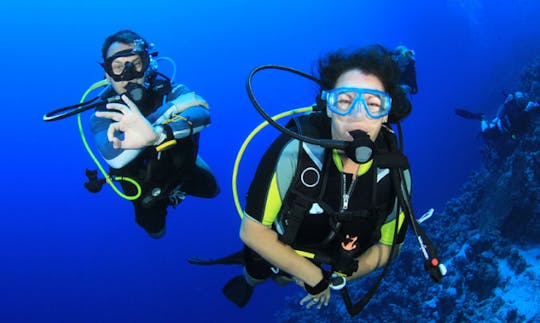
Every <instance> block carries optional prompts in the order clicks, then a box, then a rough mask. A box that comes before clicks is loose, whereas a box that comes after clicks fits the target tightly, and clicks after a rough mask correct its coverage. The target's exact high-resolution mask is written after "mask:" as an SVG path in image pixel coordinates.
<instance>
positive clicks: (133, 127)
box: [95, 95, 159, 149]
mask: <svg viewBox="0 0 540 323" xmlns="http://www.w3.org/2000/svg"><path fill="white" fill-rule="evenodd" d="M122 101H124V102H125V104H121V103H108V104H107V109H109V110H117V111H118V112H114V111H97V112H96V114H95V115H96V117H100V118H107V119H110V120H113V121H116V122H113V123H111V125H109V129H107V138H108V139H109V141H110V142H112V144H113V147H114V148H116V149H119V148H122V149H138V148H143V147H147V146H151V145H153V144H154V143H155V142H156V141H157V140H158V138H159V134H158V133H156V131H155V130H154V128H153V127H152V125H151V124H150V122H148V120H146V118H145V117H144V116H143V115H142V114H141V112H140V111H139V108H137V105H136V104H135V103H133V102H132V101H131V100H130V99H129V98H128V97H127V96H126V95H122ZM116 132H121V133H123V134H124V139H123V140H120V139H118V138H117V137H116V136H115V133H116Z"/></svg>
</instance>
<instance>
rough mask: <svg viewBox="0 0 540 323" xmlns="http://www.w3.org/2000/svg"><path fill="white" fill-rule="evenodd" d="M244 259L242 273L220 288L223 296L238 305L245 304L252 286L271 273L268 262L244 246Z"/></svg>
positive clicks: (262, 280)
mask: <svg viewBox="0 0 540 323" xmlns="http://www.w3.org/2000/svg"><path fill="white" fill-rule="evenodd" d="M244 261H245V266H244V269H243V271H242V274H241V275H239V276H236V277H234V278H233V279H231V280H229V281H228V282H227V284H226V285H225V286H224V287H223V289H222V291H223V294H224V295H225V297H227V299H229V300H230V301H231V302H233V303H235V304H236V305H238V306H239V307H244V306H246V304H247V303H248V302H249V300H250V298H251V294H252V293H253V288H254V287H255V286H257V285H259V284H261V283H263V282H264V281H266V280H267V279H268V278H269V277H270V276H271V275H272V271H271V269H270V264H269V263H268V262H267V261H266V260H264V259H263V258H262V257H261V256H259V255H258V254H257V253H256V252H255V251H253V250H251V249H249V248H248V247H245V248H244Z"/></svg>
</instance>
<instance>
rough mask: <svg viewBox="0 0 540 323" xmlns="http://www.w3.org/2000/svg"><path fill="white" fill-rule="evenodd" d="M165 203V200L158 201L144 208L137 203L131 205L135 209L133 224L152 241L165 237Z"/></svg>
mask: <svg viewBox="0 0 540 323" xmlns="http://www.w3.org/2000/svg"><path fill="white" fill-rule="evenodd" d="M167 203H168V201H167V200H160V201H157V202H156V203H155V204H153V205H152V206H151V207H144V206H143V205H142V204H141V203H139V202H138V201H134V203H133V206H134V207H135V222H137V224H138V225H140V226H141V227H142V228H143V229H144V230H145V231H146V233H148V235H149V236H150V237H152V238H154V239H159V238H161V237H163V236H164V235H165V218H166V217H167Z"/></svg>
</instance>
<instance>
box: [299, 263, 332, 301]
mask: <svg viewBox="0 0 540 323" xmlns="http://www.w3.org/2000/svg"><path fill="white" fill-rule="evenodd" d="M321 273H322V275H323V278H322V279H321V281H320V282H319V283H318V284H317V285H315V286H313V287H311V286H309V285H308V284H306V283H304V288H305V289H306V292H308V293H309V294H310V295H317V294H320V293H322V292H324V291H325V290H326V289H327V288H328V286H329V283H330V281H329V279H328V278H329V274H328V273H327V272H326V271H324V270H322V269H321Z"/></svg>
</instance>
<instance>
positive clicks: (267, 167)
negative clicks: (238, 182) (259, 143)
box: [244, 136, 299, 226]
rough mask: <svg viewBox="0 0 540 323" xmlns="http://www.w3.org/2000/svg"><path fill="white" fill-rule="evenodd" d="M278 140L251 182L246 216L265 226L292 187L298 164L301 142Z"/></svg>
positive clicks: (273, 217)
mask: <svg viewBox="0 0 540 323" xmlns="http://www.w3.org/2000/svg"><path fill="white" fill-rule="evenodd" d="M284 140H288V138H286V137H285V136H282V137H280V138H278V139H277V140H276V141H275V142H274V143H273V144H272V146H270V148H269V149H268V150H267V151H266V153H265V155H264V156H263V158H262V159H261V162H260V163H259V166H258V168H257V171H256V173H255V177H254V178H253V181H252V182H251V186H250V188H249V191H248V194H247V200H246V208H245V211H244V215H245V216H248V217H250V218H252V219H253V220H255V221H257V222H259V223H262V224H263V225H266V226H271V225H272V224H273V223H274V221H275V219H276V217H277V215H278V213H279V211H280V210H281V205H282V201H283V198H284V197H285V194H286V193H287V191H288V189H289V186H290V184H291V181H292V178H293V175H294V173H295V172H296V165H297V161H298V149H299V143H298V141H296V140H288V142H287V143H286V144H285V145H284V146H283V142H284Z"/></svg>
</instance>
